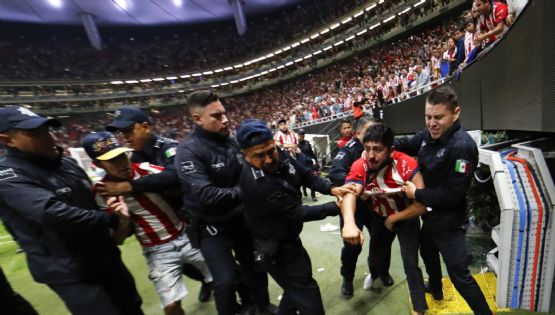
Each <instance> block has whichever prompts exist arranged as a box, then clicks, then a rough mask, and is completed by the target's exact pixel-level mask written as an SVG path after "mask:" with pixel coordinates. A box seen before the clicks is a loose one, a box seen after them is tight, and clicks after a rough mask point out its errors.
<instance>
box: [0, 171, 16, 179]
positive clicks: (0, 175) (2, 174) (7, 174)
mask: <svg viewBox="0 0 555 315" xmlns="http://www.w3.org/2000/svg"><path fill="white" fill-rule="evenodd" d="M16 177H17V174H16V173H15V171H14V170H13V168H7V169H3V170H0V182H1V181H5V180H7V179H10V178H16Z"/></svg>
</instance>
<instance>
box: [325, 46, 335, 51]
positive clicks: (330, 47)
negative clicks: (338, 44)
mask: <svg viewBox="0 0 555 315" xmlns="http://www.w3.org/2000/svg"><path fill="white" fill-rule="evenodd" d="M332 48H333V46H332V45H329V46H328V47H326V48H324V49H323V50H324V51H326V50H330V49H332Z"/></svg>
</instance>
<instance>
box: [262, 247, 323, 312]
mask: <svg viewBox="0 0 555 315" xmlns="http://www.w3.org/2000/svg"><path fill="white" fill-rule="evenodd" d="M264 267H265V269H266V270H267V271H268V273H269V274H270V275H271V276H272V278H274V280H275V281H276V282H277V284H278V285H279V286H280V287H281V288H283V296H282V298H281V302H280V304H279V311H278V314H280V315H295V314H297V311H299V312H300V313H301V314H303V315H323V314H325V312H324V305H323V303H322V296H321V294H320V288H319V287H318V283H317V282H316V280H314V278H313V277H312V264H311V262H310V257H309V256H308V253H307V252H306V250H305V249H304V247H303V245H302V243H301V240H300V239H297V240H295V241H291V242H287V243H280V246H279V251H278V252H277V254H276V258H275V261H274V263H265V264H264Z"/></svg>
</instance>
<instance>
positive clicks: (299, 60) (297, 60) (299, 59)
mask: <svg viewBox="0 0 555 315" xmlns="http://www.w3.org/2000/svg"><path fill="white" fill-rule="evenodd" d="M301 61H303V58H298V59H295V62H301Z"/></svg>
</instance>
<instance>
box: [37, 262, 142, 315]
mask: <svg viewBox="0 0 555 315" xmlns="http://www.w3.org/2000/svg"><path fill="white" fill-rule="evenodd" d="M48 286H49V287H50V288H51V289H52V290H54V292H56V293H57V294H58V295H59V296H60V298H61V299H62V300H63V301H64V303H65V304H66V306H67V308H68V309H69V311H70V312H71V313H72V314H74V315H98V314H102V315H143V314H144V313H143V311H142V310H141V303H142V301H141V297H140V296H139V294H138V293H137V288H136V287H135V281H134V280H133V277H132V276H131V274H130V273H129V271H128V270H127V268H125V266H124V265H123V263H122V262H119V263H116V264H114V266H112V267H111V268H110V269H109V270H107V272H106V273H105V274H103V275H102V276H98V277H95V278H94V279H92V280H91V281H83V282H79V283H72V284H49V285H48Z"/></svg>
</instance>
